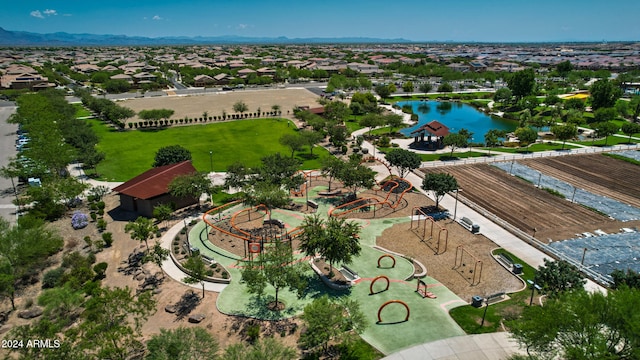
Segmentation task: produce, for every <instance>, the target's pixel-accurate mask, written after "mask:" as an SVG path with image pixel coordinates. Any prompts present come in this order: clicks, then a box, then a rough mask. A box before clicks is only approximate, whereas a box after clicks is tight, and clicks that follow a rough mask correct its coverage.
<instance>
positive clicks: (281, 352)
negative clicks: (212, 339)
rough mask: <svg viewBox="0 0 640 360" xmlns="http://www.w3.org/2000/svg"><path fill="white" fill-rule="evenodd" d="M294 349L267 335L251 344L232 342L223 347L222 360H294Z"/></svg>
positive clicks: (295, 355) (295, 356)
mask: <svg viewBox="0 0 640 360" xmlns="http://www.w3.org/2000/svg"><path fill="white" fill-rule="evenodd" d="M296 358H297V354H296V350H295V349H294V348H291V347H288V346H286V345H284V344H283V343H281V342H279V341H278V340H276V339H274V338H272V337H268V338H265V339H263V340H258V341H256V342H255V343H253V344H233V345H230V346H229V347H227V348H226V349H225V352H224V354H223V355H222V359H223V360H294V359H296Z"/></svg>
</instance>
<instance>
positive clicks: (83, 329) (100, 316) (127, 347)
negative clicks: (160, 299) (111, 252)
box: [76, 288, 156, 360]
mask: <svg viewBox="0 0 640 360" xmlns="http://www.w3.org/2000/svg"><path fill="white" fill-rule="evenodd" d="M155 305H156V303H155V300H154V299H153V295H152V293H151V292H150V291H145V292H143V293H141V294H139V295H138V296H133V295H132V294H131V289H129V288H111V289H110V288H102V289H100V290H99V291H98V292H97V293H96V294H95V295H94V296H93V297H91V298H90V299H89V300H87V302H86V304H85V310H84V312H83V314H82V317H83V320H84V321H83V322H82V324H81V325H80V326H79V328H78V331H79V335H80V336H79V338H80V339H81V341H80V342H78V343H77V344H76V345H77V347H78V348H79V349H82V350H83V351H84V352H85V353H87V354H91V355H93V357H92V358H97V359H122V360H125V359H129V357H130V356H131V355H132V354H134V353H140V352H142V351H144V344H143V343H142V333H141V329H142V325H143V323H144V322H145V321H146V320H147V319H148V317H149V316H150V315H151V314H153V313H154V312H155Z"/></svg>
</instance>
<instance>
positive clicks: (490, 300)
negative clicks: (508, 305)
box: [486, 292, 506, 305]
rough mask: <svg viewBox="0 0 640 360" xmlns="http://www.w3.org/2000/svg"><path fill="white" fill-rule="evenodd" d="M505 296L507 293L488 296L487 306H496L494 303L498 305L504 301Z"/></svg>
mask: <svg viewBox="0 0 640 360" xmlns="http://www.w3.org/2000/svg"><path fill="white" fill-rule="evenodd" d="M505 295H506V293H504V292H499V293H496V294H492V295H489V296H487V299H486V301H487V305H490V304H494V303H497V302H500V301H502V300H504V297H505Z"/></svg>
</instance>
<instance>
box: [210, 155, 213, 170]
mask: <svg viewBox="0 0 640 360" xmlns="http://www.w3.org/2000/svg"><path fill="white" fill-rule="evenodd" d="M209 166H210V167H211V172H213V150H209Z"/></svg>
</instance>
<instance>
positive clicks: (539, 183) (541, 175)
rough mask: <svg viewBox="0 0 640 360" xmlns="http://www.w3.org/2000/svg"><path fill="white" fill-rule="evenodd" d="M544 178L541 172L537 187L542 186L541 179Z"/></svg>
mask: <svg viewBox="0 0 640 360" xmlns="http://www.w3.org/2000/svg"><path fill="white" fill-rule="evenodd" d="M541 180H542V173H540V176H538V186H536V187H537V188H540V181H541Z"/></svg>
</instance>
